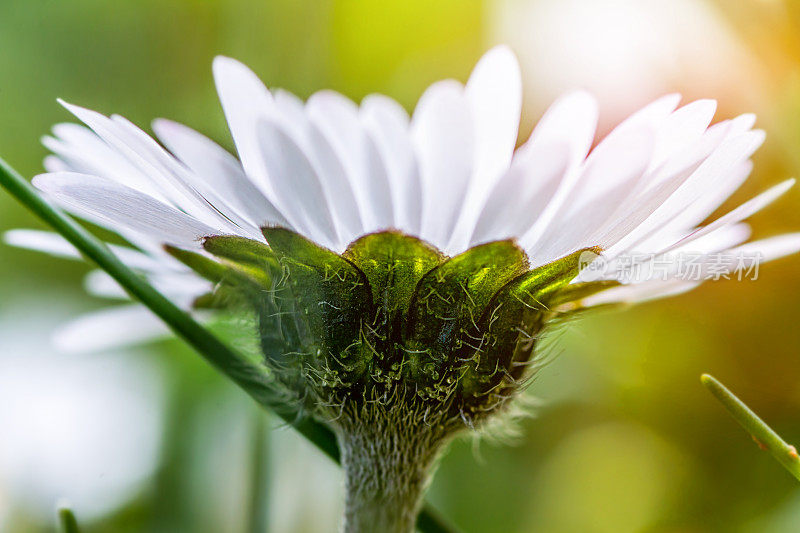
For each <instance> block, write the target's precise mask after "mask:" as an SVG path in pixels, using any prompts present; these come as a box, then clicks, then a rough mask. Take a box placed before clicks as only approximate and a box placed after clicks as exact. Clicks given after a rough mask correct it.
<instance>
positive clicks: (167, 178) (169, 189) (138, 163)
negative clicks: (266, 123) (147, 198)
mask: <svg viewBox="0 0 800 533" xmlns="http://www.w3.org/2000/svg"><path fill="white" fill-rule="evenodd" d="M59 102H60V103H61V104H62V105H63V106H64V107H65V108H67V109H68V110H69V111H70V112H71V113H73V114H74V115H75V116H76V117H78V118H79V119H81V120H82V121H83V122H84V123H85V124H86V125H88V126H89V127H91V128H92V130H94V132H95V133H97V134H98V135H99V136H100V137H101V138H102V139H103V140H104V141H105V142H107V143H108V144H109V145H110V146H111V147H113V148H114V149H115V150H116V152H117V153H118V154H120V155H122V156H124V157H125V158H126V159H127V160H128V161H129V162H130V163H131V164H132V165H134V166H135V167H136V168H137V169H139V170H140V171H141V173H142V175H144V176H146V177H148V178H149V179H150V180H151V181H152V184H153V186H154V187H156V188H157V189H158V190H159V191H160V192H161V193H162V194H163V195H164V197H165V198H167V199H169V200H170V202H172V203H173V204H174V205H175V207H178V208H179V209H181V210H183V211H186V212H187V213H189V214H191V215H192V216H193V217H195V218H197V219H198V220H200V221H202V222H204V223H206V224H210V225H213V226H218V227H221V228H225V229H228V230H230V231H234V232H235V228H236V226H234V225H233V224H231V223H230V221H229V220H228V219H226V218H225V217H223V216H222V215H220V213H219V211H217V210H216V209H215V208H214V207H213V206H211V205H210V204H209V202H208V201H207V200H206V199H205V198H204V197H203V196H202V195H201V194H200V193H198V192H197V190H196V189H195V188H194V187H193V186H192V185H191V184H190V183H188V182H187V180H186V179H185V176H181V175H179V174H177V173H175V172H172V171H171V170H170V169H169V168H167V166H168V164H169V159H170V158H169V156H168V155H167V154H166V153H159V151H162V152H163V150H162V149H161V148H160V147H159V146H158V144H157V143H156V142H155V141H153V140H152V139H151V138H150V137H149V136H148V135H147V134H145V133H144V132H142V131H141V130H139V129H138V128H136V127H135V126H134V125H133V124H131V123H130V122H128V121H126V120H124V119H122V118H121V117H116V118H115V119H109V118H107V117H104V116H103V115H101V114H100V113H97V112H95V111H92V110H89V109H84V108H82V107H79V106H75V105H71V104H68V103H66V102H64V101H61V100H59Z"/></svg>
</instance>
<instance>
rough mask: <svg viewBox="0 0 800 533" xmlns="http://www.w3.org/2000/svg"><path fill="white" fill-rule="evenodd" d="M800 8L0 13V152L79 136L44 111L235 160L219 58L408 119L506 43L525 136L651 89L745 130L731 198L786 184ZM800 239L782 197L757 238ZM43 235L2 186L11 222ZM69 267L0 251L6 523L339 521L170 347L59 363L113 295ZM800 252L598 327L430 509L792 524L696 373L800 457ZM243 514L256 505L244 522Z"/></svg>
mask: <svg viewBox="0 0 800 533" xmlns="http://www.w3.org/2000/svg"><path fill="white" fill-rule="evenodd" d="M798 36H800V7H798V6H797V4H796V3H794V2H791V1H790V0H786V1H781V0H749V1H746V0H742V1H737V2H729V1H726V0H718V1H717V2H714V1H702V0H644V1H642V0H602V1H601V0H559V1H545V0H498V1H490V0H484V1H478V0H440V1H436V2H431V1H429V0H381V1H377V0H376V1H370V2H364V1H355V0H341V1H330V0H328V1H325V0H314V1H297V0H280V1H276V0H225V1H222V0H220V1H215V0H136V1H134V0H116V1H114V2H108V1H106V0H70V1H56V0H0V154H2V156H3V157H5V158H6V159H7V160H8V161H9V162H10V163H11V164H12V165H14V166H16V167H17V168H18V169H19V170H20V171H22V172H23V173H24V174H25V175H27V176H32V175H34V174H36V173H38V172H40V170H41V160H42V158H43V156H44V155H45V150H44V149H43V148H42V146H41V145H40V144H39V142H38V139H39V137H40V136H41V135H43V134H44V133H46V132H47V130H48V129H49V127H50V125H51V124H53V123H56V122H60V121H65V120H70V117H69V115H68V114H67V112H66V111H65V110H63V109H62V108H60V107H59V106H58V105H57V104H56V102H55V98H56V97H63V98H65V99H67V100H70V101H72V102H74V103H78V104H81V105H85V106H88V107H92V108H94V109H98V110H99V111H102V112H104V113H120V114H123V115H125V116H127V117H128V118H130V119H132V120H133V121H134V122H136V123H138V124H139V125H142V126H145V127H146V126H147V125H148V124H149V121H150V120H151V119H152V118H154V117H159V116H163V117H167V118H171V119H175V120H179V121H182V122H185V123H187V124H189V125H191V126H193V127H195V128H197V129H199V130H201V131H203V132H205V133H207V134H209V135H210V136H211V137H212V138H214V139H216V140H218V141H219V142H220V143H222V144H223V145H224V146H227V147H231V142H230V139H229V137H228V134H227V131H226V128H225V124H224V120H223V116H222V113H221V111H220V108H219V105H218V104H217V101H216V97H215V93H214V88H213V82H212V77H211V71H210V65H211V60H212V58H213V57H214V56H215V55H216V54H226V55H230V56H233V57H236V58H238V59H240V60H242V61H244V62H245V63H247V64H249V65H250V66H251V67H252V68H253V69H254V70H255V71H256V72H257V73H258V74H259V75H260V76H261V77H262V79H264V80H265V82H266V83H267V84H268V85H270V86H275V87H283V88H285V89H288V90H290V91H292V92H295V93H297V94H299V95H301V96H304V97H305V96H308V95H309V94H310V93H311V92H313V91H315V90H317V89H321V88H333V89H336V90H339V91H341V92H343V93H345V94H346V95H348V96H350V97H352V98H354V99H360V98H362V97H363V96H364V95H366V94H368V93H370V92H382V93H385V94H388V95H391V96H393V97H395V98H396V99H398V100H399V101H400V102H401V103H403V104H404V105H405V106H406V107H407V108H409V109H411V108H413V104H414V102H415V100H416V99H417V98H418V97H419V95H420V94H421V92H422V91H423V89H424V87H425V86H426V85H427V84H429V83H430V82H432V81H434V80H436V79H440V78H443V77H455V78H458V79H461V80H464V79H465V78H466V76H467V75H468V73H469V70H470V68H471V67H472V65H473V64H474V62H475V61H476V60H477V58H478V57H479V56H480V55H481V53H482V52H483V51H485V50H486V49H487V48H488V47H490V46H491V45H493V44H495V43H500V42H503V43H508V44H509V45H511V46H512V47H513V48H514V49H515V51H516V52H517V54H518V55H519V57H520V59H521V62H522V70H523V75H524V83H525V107H524V117H523V126H522V137H521V138H523V139H524V138H525V136H526V134H527V132H528V131H530V128H531V127H532V124H533V123H535V121H536V120H537V118H538V117H539V116H540V115H541V113H542V111H543V110H544V108H545V107H546V106H547V105H548V104H549V103H550V102H551V101H552V99H553V98H554V97H555V96H556V95H558V94H559V93H561V92H563V91H565V90H568V89H571V88H575V87H585V88H588V89H589V90H591V91H593V92H594V93H595V94H596V95H597V96H598V98H599V99H600V102H601V113H602V115H601V122H602V124H601V129H602V131H607V130H608V128H610V127H611V126H613V125H614V124H615V123H617V122H619V121H620V120H621V119H622V118H623V117H624V116H625V115H626V114H628V113H629V112H631V111H633V110H635V109H636V108H637V107H639V106H641V105H643V104H645V103H647V102H648V101H650V100H652V99H654V98H655V97H657V96H659V95H662V94H664V93H667V92H672V91H679V92H681V93H683V94H684V95H685V100H684V101H687V100H690V99H694V98H699V97H712V98H716V99H718V100H719V103H720V110H719V114H718V118H727V117H730V116H734V115H736V114H739V113H742V112H746V111H755V112H756V113H758V115H759V126H760V127H762V128H764V129H766V130H767V132H768V138H767V142H766V144H765V146H764V147H763V148H762V149H761V150H759V152H758V153H757V155H756V158H755V162H756V166H755V169H756V170H755V174H754V176H753V178H752V179H751V180H750V181H749V182H748V183H747V184H746V185H745V186H744V188H743V189H742V190H740V191H739V192H738V193H737V194H736V196H735V197H734V199H733V200H732V201H731V202H730V203H729V204H728V205H727V206H726V208H729V207H731V206H732V205H733V204H734V203H736V202H739V201H742V200H744V199H746V198H748V197H749V196H752V195H753V194H755V193H756V192H757V191H760V190H763V189H764V188H766V187H767V186H768V185H770V184H773V183H776V182H777V181H779V180H782V179H784V178H786V177H787V176H790V175H797V174H798V171H800V150H798V147H800V37H798ZM752 224H753V226H754V229H755V235H756V236H759V237H760V236H768V235H772V234H776V233H778V232H781V231H787V230H794V231H797V230H798V228H800V193H799V192H798V191H797V190H795V191H792V192H790V193H789V194H788V195H787V196H786V197H784V198H783V199H781V200H780V201H779V202H778V203H777V204H775V205H773V206H772V207H770V208H769V209H768V210H767V211H765V212H762V213H760V214H759V215H758V216H756V217H754V218H753V219H752ZM14 227H40V226H39V224H38V222H37V221H36V220H35V219H34V218H33V216H31V215H30V214H28V213H27V212H25V211H24V210H23V209H22V208H21V207H19V206H18V205H15V203H14V201H12V200H11V199H10V198H8V197H7V196H5V195H3V194H0V229H2V230H6V229H10V228H14ZM87 271H88V267H87V266H86V265H84V264H81V263H78V262H74V263H70V262H67V261H63V260H57V259H52V258H49V257H46V256H43V255H39V254H36V253H32V252H25V251H20V250H17V249H13V248H10V247H6V246H3V247H2V248H1V249H0V530H2V531H9V532H38V531H50V530H52V528H53V527H54V526H53V524H54V508H55V505H56V502H57V501H58V500H59V499H60V498H66V499H68V500H69V501H71V502H72V505H73V506H74V508H75V509H76V512H77V514H78V516H79V518H80V520H81V522H82V524H83V526H84V529H85V530H86V531H88V532H128V531H130V532H133V531H155V532H173V531H191V532H195V531H196V532H218V531H226V532H228V531H230V532H236V531H248V530H254V529H256V528H257V527H259V524H266V525H267V526H268V527H269V529H270V530H271V531H277V532H284V531H286V532H306V531H308V532H326V531H335V530H336V528H337V521H338V513H339V509H340V507H341V498H342V489H341V481H342V480H341V475H340V473H339V471H338V469H337V468H336V467H335V466H333V465H332V464H330V463H329V462H328V461H327V460H326V459H325V458H324V457H322V456H321V454H320V453H318V452H317V451H315V450H314V449H312V448H311V447H310V446H309V445H307V444H305V443H304V442H303V441H302V440H301V439H300V438H298V437H297V436H296V435H294V434H293V433H292V430H291V429H287V428H284V427H281V426H280V425H279V424H278V423H277V422H276V421H275V420H274V419H271V418H270V417H269V416H268V415H265V414H263V413H260V412H259V411H258V410H257V409H256V408H255V406H254V404H253V403H252V402H251V401H250V400H249V399H248V398H247V397H245V395H244V394H243V393H241V392H240V391H239V390H237V389H236V388H234V387H233V386H232V385H230V384H228V383H226V382H224V381H223V380H222V379H221V378H220V377H218V376H217V375H216V374H215V373H214V372H213V371H212V370H210V369H209V368H208V367H207V366H206V364H205V363H203V362H202V361H201V360H200V358H199V357H197V356H195V355H194V354H192V353H191V352H190V351H189V350H188V349H187V348H185V347H184V346H182V344H181V343H180V342H179V341H177V340H174V339H173V340H170V339H165V340H164V341H162V342H158V343H154V344H151V345H148V346H140V347H135V348H131V349H129V350H123V351H114V352H113V353H111V352H108V351H99V352H96V353H91V354H80V355H79V354H63V353H58V352H56V351H55V350H54V349H53V348H52V346H51V344H50V343H49V338H50V335H51V333H52V332H53V331H54V329H55V328H56V327H57V326H58V324H60V323H63V322H64V321H66V320H68V319H70V318H71V317H73V316H75V315H76V314H78V313H80V312H84V311H87V310H91V309H95V308H99V307H101V306H102V305H104V302H100V301H97V300H94V299H92V298H90V297H88V296H86V295H85V294H84V293H83V291H82V288H81V283H82V277H83V275H84V274H85V273H86V272H87ZM798 273H800V257H793V258H787V259H783V260H780V261H778V262H775V263H770V264H768V265H766V266H764V267H762V269H761V271H760V275H759V279H758V280H757V281H743V282H736V281H723V282H718V283H713V284H712V283H709V284H706V285H705V286H703V287H701V288H700V289H699V290H696V291H695V292H693V293H691V294H688V295H685V296H681V297H679V298H675V299H672V300H667V301H663V302H654V303H650V304H646V305H642V306H640V307H637V308H635V309H628V310H621V311H615V312H609V313H606V314H600V315H596V316H591V317H587V318H585V319H584V320H582V321H581V322H579V323H576V324H575V325H574V326H573V327H572V328H570V329H569V330H568V331H566V332H565V333H564V335H563V336H562V337H561V338H560V340H559V342H558V344H557V350H558V351H559V352H560V355H559V357H557V358H555V359H554V361H553V362H552V363H551V364H550V365H549V366H547V367H546V368H545V369H544V370H543V371H542V372H541V374H540V376H539V377H538V379H537V380H536V381H535V383H534V384H533V386H532V387H531V390H530V395H531V396H533V397H535V398H537V408H536V413H535V414H536V416H535V417H533V418H531V419H528V420H526V421H524V422H523V423H522V427H521V432H520V437H519V438H517V439H516V440H515V441H512V442H511V443H505V444H496V443H489V442H481V443H478V444H476V443H474V442H472V441H469V440H462V441H459V442H457V443H456V444H455V445H454V446H452V449H451V450H450V452H449V453H448V455H447V456H446V457H445V458H444V461H443V462H442V465H441V468H440V470H439V472H438V475H437V477H436V479H435V481H434V483H433V486H432V488H431V491H430V495H429V496H430V497H429V499H430V501H431V502H433V503H434V504H436V505H437V506H438V507H439V508H440V509H441V510H442V511H443V512H444V513H445V514H446V515H447V516H449V517H451V518H452V520H453V521H454V522H455V523H457V524H458V525H459V526H461V527H462V528H463V529H464V531H469V532H499V531H503V532H529V531H537V532H548V533H549V532H565V533H569V532H577V531H580V532H586V533H595V532H596V533H606V532H608V533H612V532H613V533H626V532H661V533H667V532H669V533H693V532H707V531H708V532H716V531H720V532H743V533H744V532H747V533H749V532H754V533H755V532H759V533H788V532H794V531H799V530H800V485H798V483H797V482H796V481H795V480H794V479H793V478H791V477H790V476H789V475H788V474H787V473H786V472H785V471H783V470H782V469H781V468H780V467H779V466H778V465H777V463H776V462H774V461H773V460H772V459H771V458H770V457H769V456H768V455H767V454H765V453H762V452H760V451H759V450H758V448H757V447H756V446H754V445H753V443H752V442H750V440H749V439H748V438H747V436H746V435H745V434H744V432H743V431H742V430H740V429H739V428H738V426H736V425H735V423H734V422H733V421H732V420H731V419H730V418H729V417H728V415H727V414H726V413H725V412H724V411H723V410H722V409H721V408H720V407H719V405H718V404H716V403H715V402H714V400H712V398H711V397H710V395H708V394H707V393H706V392H705V391H704V390H703V389H702V387H701V386H700V384H699V380H698V377H699V375H700V374H701V373H702V372H711V373H713V374H714V375H716V376H718V377H719V378H720V379H721V380H723V381H724V382H725V383H727V384H728V385H729V386H731V388H733V389H734V390H735V391H736V392H738V393H739V394H740V395H741V396H742V397H743V399H745V400H746V401H748V402H749V403H750V405H751V406H753V407H754V408H755V409H756V410H757V411H758V412H759V413H760V414H762V416H763V417H764V418H765V419H766V420H768V421H769V422H770V423H772V425H773V426H774V427H775V428H776V429H778V430H779V432H781V433H782V434H783V435H784V437H785V438H786V439H787V440H789V441H793V442H800V327H798V326H797V324H798V319H800V304H798V302H799V301H800V296H799V295H800V276H798ZM253 509H256V510H257V511H253Z"/></svg>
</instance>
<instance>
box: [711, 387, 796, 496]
mask: <svg viewBox="0 0 800 533" xmlns="http://www.w3.org/2000/svg"><path fill="white" fill-rule="evenodd" d="M700 381H701V382H702V383H703V385H705V387H706V388H707V389H708V390H709V391H711V394H713V395H714V397H716V398H717V400H719V401H720V403H721V404H722V405H723V406H724V407H725V409H727V410H728V412H729V413H730V414H731V415H732V416H733V418H734V419H736V421H737V422H739V424H740V425H741V426H742V427H743V428H744V429H746V430H747V431H748V432H749V433H750V435H752V437H753V439H755V441H756V443H757V444H758V445H759V446H760V447H761V448H762V449H764V450H768V451H769V452H770V453H771V454H772V456H773V457H775V459H777V460H778V462H779V463H780V464H782V465H783V467H784V468H786V470H788V471H789V473H790V474H792V475H793V476H794V477H796V478H797V479H798V480H800V456H798V454H797V449H796V448H795V447H794V446H792V445H791V444H788V443H787V442H786V441H784V440H783V439H782V438H781V437H780V435H778V434H777V433H775V431H774V430H773V429H772V428H771V427H769V426H768V425H767V424H766V423H765V422H764V421H763V420H761V418H759V417H758V415H757V414H755V413H754V412H753V411H752V410H751V409H750V408H749V407H747V405H745V403H744V402H743V401H742V400H740V399H739V398H737V397H736V395H734V394H733V393H732V392H731V391H729V390H728V389H727V388H726V387H725V385H723V384H722V383H720V382H719V381H717V380H716V379H715V378H714V377H712V376H709V375H708V374H703V375H702V376H700Z"/></svg>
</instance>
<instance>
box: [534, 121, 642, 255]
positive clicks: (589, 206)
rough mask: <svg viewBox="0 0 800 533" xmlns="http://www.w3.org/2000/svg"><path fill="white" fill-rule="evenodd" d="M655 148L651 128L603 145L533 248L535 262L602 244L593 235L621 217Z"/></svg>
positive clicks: (618, 136)
mask: <svg viewBox="0 0 800 533" xmlns="http://www.w3.org/2000/svg"><path fill="white" fill-rule="evenodd" d="M652 150H653V134H652V132H651V130H650V129H649V128H647V127H638V128H630V129H628V130H627V131H625V132H621V133H618V134H616V135H614V136H613V137H609V138H608V139H607V140H606V141H604V142H603V143H602V144H601V145H600V146H598V147H597V149H596V150H595V152H594V153H593V154H592V157H591V158H590V160H589V161H587V163H586V168H585V169H584V171H583V173H582V175H581V176H580V178H579V179H578V181H577V184H576V186H575V189H574V190H573V194H571V195H569V196H568V197H567V199H566V200H565V203H564V205H563V207H562V209H561V210H560V211H559V213H558V214H557V215H556V218H555V219H554V220H553V224H552V225H551V228H550V230H549V233H548V234H547V235H545V236H543V238H542V239H541V240H540V241H539V242H537V243H536V245H534V246H533V247H532V248H531V249H530V252H529V256H530V257H531V258H532V261H533V263H534V264H536V265H541V264H545V263H548V262H550V261H552V260H554V259H558V258H559V257H562V256H564V255H567V254H568V253H571V252H573V251H575V250H578V249H579V248H583V247H585V246H596V245H598V244H599V243H597V242H592V238H594V235H595V234H596V233H597V232H598V231H602V228H606V227H609V226H610V225H613V224H614V223H615V222H616V221H617V220H619V219H620V218H621V216H620V215H619V211H620V206H624V205H625V199H626V198H627V197H628V195H629V194H630V192H631V190H632V189H634V188H635V186H636V182H637V181H638V180H639V179H640V178H641V176H642V174H643V173H644V171H645V169H646V168H647V165H648V163H649V161H650V157H651V155H652Z"/></svg>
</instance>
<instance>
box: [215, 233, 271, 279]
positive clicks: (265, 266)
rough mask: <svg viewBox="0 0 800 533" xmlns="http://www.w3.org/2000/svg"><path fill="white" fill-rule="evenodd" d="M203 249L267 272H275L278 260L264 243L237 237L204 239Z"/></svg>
mask: <svg viewBox="0 0 800 533" xmlns="http://www.w3.org/2000/svg"><path fill="white" fill-rule="evenodd" d="M203 249H204V250H205V251H207V252H208V253H210V254H212V255H215V256H217V257H221V258H223V259H227V260H228V261H232V262H234V263H242V264H245V265H250V266H253V267H257V268H260V269H262V270H265V271H273V272H274V271H275V270H276V269H277V267H278V260H277V258H276V257H275V253H274V252H273V251H272V249H271V248H270V247H269V246H267V245H266V244H265V243H263V242H259V241H256V240H253V239H248V238H246V237H239V236H236V235H214V236H211V237H206V238H205V239H203Z"/></svg>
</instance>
